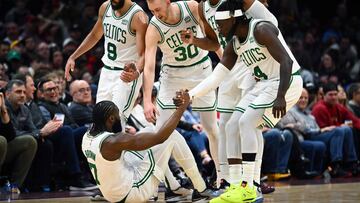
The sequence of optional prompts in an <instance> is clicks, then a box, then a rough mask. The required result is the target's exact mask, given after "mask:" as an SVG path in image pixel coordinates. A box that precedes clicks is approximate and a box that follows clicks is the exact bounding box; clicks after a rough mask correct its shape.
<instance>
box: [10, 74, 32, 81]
mask: <svg viewBox="0 0 360 203" xmlns="http://www.w3.org/2000/svg"><path fill="white" fill-rule="evenodd" d="M27 76H30V77H32V76H31V75H30V73H26V74H23V73H17V74H15V75H14V76H13V77H12V79H17V80H21V81H23V82H24V84H26V77H27Z"/></svg>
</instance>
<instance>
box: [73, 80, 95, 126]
mask: <svg viewBox="0 0 360 203" xmlns="http://www.w3.org/2000/svg"><path fill="white" fill-rule="evenodd" d="M70 94H71V96H72V98H73V101H72V102H71V103H70V107H69V110H70V112H71V115H72V117H73V118H74V120H75V122H76V123H77V124H78V125H79V126H88V125H89V124H90V123H92V122H93V121H92V111H93V106H92V105H91V104H92V99H91V88H90V85H89V83H87V82H86V81H85V80H75V81H73V82H72V83H71V84H70Z"/></svg>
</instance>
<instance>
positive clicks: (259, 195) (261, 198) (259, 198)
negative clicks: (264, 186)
mask: <svg viewBox="0 0 360 203" xmlns="http://www.w3.org/2000/svg"><path fill="white" fill-rule="evenodd" d="M254 189H255V190H256V199H255V202H254V203H262V202H263V201H264V196H263V194H262V192H261V187H256V186H254Z"/></svg>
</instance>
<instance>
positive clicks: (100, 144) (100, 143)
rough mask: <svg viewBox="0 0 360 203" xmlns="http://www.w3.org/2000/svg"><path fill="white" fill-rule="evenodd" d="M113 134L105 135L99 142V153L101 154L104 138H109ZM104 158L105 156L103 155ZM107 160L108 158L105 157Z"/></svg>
mask: <svg viewBox="0 0 360 203" xmlns="http://www.w3.org/2000/svg"><path fill="white" fill-rule="evenodd" d="M111 135H113V134H112V133H108V134H107V135H105V136H104V137H103V138H102V139H101V141H100V142H99V153H100V154H101V146H102V143H103V142H104V140H105V139H106V138H108V137H109V136H111ZM101 156H102V154H101ZM103 158H104V157H103ZM105 160H106V159H105Z"/></svg>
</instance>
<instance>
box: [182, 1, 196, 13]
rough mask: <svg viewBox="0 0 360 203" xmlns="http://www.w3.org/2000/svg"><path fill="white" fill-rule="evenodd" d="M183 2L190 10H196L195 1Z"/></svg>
mask: <svg viewBox="0 0 360 203" xmlns="http://www.w3.org/2000/svg"><path fill="white" fill-rule="evenodd" d="M183 3H184V4H186V5H187V6H188V7H189V9H190V10H191V12H195V11H196V12H197V10H198V6H199V3H198V2H197V1H183Z"/></svg>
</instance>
